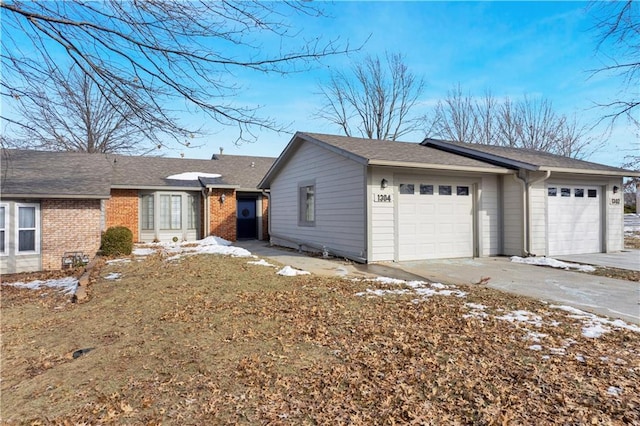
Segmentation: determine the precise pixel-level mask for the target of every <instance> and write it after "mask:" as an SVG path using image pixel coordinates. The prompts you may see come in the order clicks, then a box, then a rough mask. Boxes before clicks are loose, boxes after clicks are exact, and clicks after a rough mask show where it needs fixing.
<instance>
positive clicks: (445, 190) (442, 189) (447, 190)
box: [438, 185, 451, 195]
mask: <svg viewBox="0 0 640 426" xmlns="http://www.w3.org/2000/svg"><path fill="white" fill-rule="evenodd" d="M438 194H440V195H451V185H439V186H438Z"/></svg>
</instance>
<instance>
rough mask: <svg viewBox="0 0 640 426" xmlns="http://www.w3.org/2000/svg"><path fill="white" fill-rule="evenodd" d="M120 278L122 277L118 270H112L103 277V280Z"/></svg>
mask: <svg viewBox="0 0 640 426" xmlns="http://www.w3.org/2000/svg"><path fill="white" fill-rule="evenodd" d="M120 278H122V274H121V273H119V272H112V273H110V274H109V275H107V276H105V277H104V279H105V280H119V279H120Z"/></svg>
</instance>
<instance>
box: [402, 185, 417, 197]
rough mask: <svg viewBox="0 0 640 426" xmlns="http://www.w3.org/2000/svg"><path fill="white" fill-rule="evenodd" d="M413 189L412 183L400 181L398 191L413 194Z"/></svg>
mask: <svg viewBox="0 0 640 426" xmlns="http://www.w3.org/2000/svg"><path fill="white" fill-rule="evenodd" d="M414 191H415V187H414V185H413V184H412V183H401V184H400V193H401V194H413V193H414Z"/></svg>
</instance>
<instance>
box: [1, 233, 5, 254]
mask: <svg viewBox="0 0 640 426" xmlns="http://www.w3.org/2000/svg"><path fill="white" fill-rule="evenodd" d="M0 253H4V229H3V230H2V231H0Z"/></svg>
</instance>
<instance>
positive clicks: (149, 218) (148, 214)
mask: <svg viewBox="0 0 640 426" xmlns="http://www.w3.org/2000/svg"><path fill="white" fill-rule="evenodd" d="M140 202H141V204H142V206H141V209H140V211H141V212H142V217H141V218H140V226H141V228H142V229H143V230H144V231H149V230H152V229H153V228H154V221H153V215H154V209H153V194H147V195H143V196H142V198H141V200H140Z"/></svg>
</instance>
